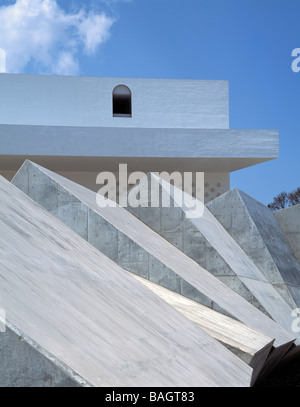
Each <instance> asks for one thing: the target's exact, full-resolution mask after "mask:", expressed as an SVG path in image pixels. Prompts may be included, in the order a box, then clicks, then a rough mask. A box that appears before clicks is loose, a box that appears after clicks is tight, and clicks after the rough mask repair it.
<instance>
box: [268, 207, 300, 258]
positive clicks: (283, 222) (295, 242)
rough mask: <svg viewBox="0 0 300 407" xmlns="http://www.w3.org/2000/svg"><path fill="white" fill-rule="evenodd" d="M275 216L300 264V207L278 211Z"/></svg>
mask: <svg viewBox="0 0 300 407" xmlns="http://www.w3.org/2000/svg"><path fill="white" fill-rule="evenodd" d="M274 215H275V218H276V219H277V221H278V223H279V225H280V227H281V229H282V231H283V233H284V234H285V236H286V238H287V241H288V243H289V245H290V248H291V249H292V251H293V253H294V256H295V257H296V259H297V260H298V262H299V263H300V205H295V206H291V207H290V208H285V209H282V210H280V211H276V212H274Z"/></svg>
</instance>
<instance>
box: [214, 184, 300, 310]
mask: <svg viewBox="0 0 300 407" xmlns="http://www.w3.org/2000/svg"><path fill="white" fill-rule="evenodd" d="M207 207H208V209H209V210H210V211H211V212H212V213H213V215H214V216H215V217H216V218H217V219H218V220H219V222H220V223H221V224H222V225H223V226H224V228H225V229H226V230H227V231H228V233H230V235H231V236H232V237H233V238H234V239H235V240H236V241H237V243H238V244H239V245H240V246H241V247H242V248H243V250H244V251H245V252H246V253H247V254H248V256H249V257H250V258H251V259H252V260H253V262H254V263H255V264H256V265H257V267H258V268H259V269H260V270H261V271H262V272H263V274H264V275H265V276H266V277H267V279H268V280H269V281H270V282H271V283H272V284H273V286H274V287H275V288H276V290H277V291H278V292H279V293H280V294H281V295H282V296H283V297H284V298H285V300H286V301H287V302H288V303H289V304H290V306H291V307H292V308H295V307H296V304H297V305H298V306H299V304H300V266H299V264H298V263H297V261H296V259H295V258H294V256H293V253H292V252H291V250H290V248H289V245H288V243H287V240H286V238H285V236H284V234H283V233H282V231H281V229H280V227H279V225H278V222H277V221H276V219H275V217H274V214H273V213H272V211H270V209H269V208H267V207H265V206H264V205H263V204H261V203H260V202H258V201H256V200H255V199H253V198H251V197H250V196H249V195H247V194H245V193H244V192H242V191H239V190H238V189H237V188H234V189H233V190H231V191H229V192H227V193H226V194H224V195H222V196H220V197H219V198H216V199H214V200H213V201H211V202H209V203H208V205H207Z"/></svg>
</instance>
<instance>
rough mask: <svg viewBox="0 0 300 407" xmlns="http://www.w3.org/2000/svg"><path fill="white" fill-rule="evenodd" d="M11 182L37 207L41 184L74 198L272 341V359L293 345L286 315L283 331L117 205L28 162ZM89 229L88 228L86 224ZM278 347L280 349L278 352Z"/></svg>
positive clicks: (41, 195) (41, 198)
mask: <svg viewBox="0 0 300 407" xmlns="http://www.w3.org/2000/svg"><path fill="white" fill-rule="evenodd" d="M31 168H34V169H35V170H38V171H35V172H34V171H33V174H34V176H35V179H38V178H40V181H41V182H40V181H38V182H36V183H35V181H34V180H33V179H32V180H31V182H32V184H31V183H28V174H29V178H30V174H31V172H30V171H31ZM44 175H46V176H47V177H48V179H45V177H44ZM26 180H27V186H26ZM51 180H52V181H53V182H52V184H51V182H50V181H51ZM14 181H16V184H17V185H18V186H19V187H23V188H24V190H25V192H26V188H27V189H28V193H30V194H31V191H32V189H33V190H34V196H32V195H30V196H32V198H33V199H37V200H38V202H40V203H41V204H46V203H47V202H48V200H47V199H46V200H44V196H45V193H46V194H48V195H49V190H48V188H47V185H46V186H45V185H44V184H45V183H48V184H50V185H51V188H52V189H50V191H53V192H54V191H55V188H59V192H61V193H64V194H66V192H68V193H69V196H71V195H72V196H73V197H76V199H77V200H78V201H79V202H80V203H81V205H82V206H83V208H81V210H80V211H81V213H82V210H86V208H88V210H89V212H88V213H89V216H94V215H95V214H97V215H99V216H100V217H101V219H104V220H105V221H106V222H108V223H109V224H110V225H111V228H115V229H116V230H117V231H119V232H121V233H123V234H124V236H126V238H127V239H129V240H128V246H130V245H131V244H132V242H133V243H134V244H136V245H138V247H139V248H142V249H143V250H144V251H145V252H146V253H148V254H149V255H151V256H153V257H154V258H155V259H156V260H157V261H158V262H160V263H161V264H163V266H164V267H165V268H166V270H171V271H172V272H173V273H174V275H175V276H179V277H180V278H182V279H183V280H184V281H186V282H187V283H188V284H190V285H191V286H192V287H195V288H196V289H197V290H198V291H199V292H200V293H202V294H203V295H204V296H206V297H207V298H210V299H211V300H212V301H213V302H214V303H216V304H217V305H218V306H219V307H221V308H222V309H224V310H225V311H227V312H228V313H229V314H230V315H232V316H233V317H234V318H236V319H237V320H239V321H241V322H243V323H245V324H247V325H248V326H250V327H252V328H254V329H257V330H259V331H261V332H262V333H264V334H266V335H268V336H270V337H272V338H275V342H274V347H275V350H274V351H273V352H272V354H273V356H274V358H276V355H277V354H280V357H281V356H282V354H284V353H285V352H287V350H288V349H289V347H290V346H291V344H292V343H293V341H294V339H295V334H294V332H292V331H291V326H290V325H289V318H290V317H289V315H287V316H286V321H284V325H285V327H286V329H284V328H283V327H282V326H280V325H279V324H277V323H276V322H275V321H273V320H272V319H270V318H269V317H267V316H266V315H264V314H263V313H262V312H261V311H259V310H258V309H257V308H255V307H254V306H253V305H251V304H250V303H248V301H246V300H245V299H244V298H242V297H241V296H239V295H238V294H237V293H235V292H234V291H233V290H232V289H230V288H228V287H227V286H226V285H225V284H223V283H222V282H221V281H219V280H218V279H217V278H216V277H214V276H213V275H211V274H210V273H209V272H207V271H206V270H205V269H203V267H201V266H199V265H198V264H197V263H196V262H194V261H193V260H191V259H190V258H189V257H188V256H186V255H185V254H183V253H182V252H181V251H180V250H178V249H177V248H176V247H174V246H173V245H172V244H170V243H169V242H167V241H166V240H165V239H163V238H162V237H161V236H159V235H158V234H157V233H155V232H154V231H153V230H151V229H150V228H149V227H147V226H146V225H145V224H144V223H143V222H141V221H140V220H138V219H137V218H136V217H134V216H133V215H131V214H130V213H129V212H128V211H127V210H126V209H124V208H122V207H120V206H118V205H115V206H114V207H112V206H105V207H104V202H105V199H104V198H103V197H101V196H98V197H97V199H98V201H101V200H102V201H101V202H102V204H103V205H102V206H99V205H97V203H96V194H95V193H94V192H92V191H90V190H88V189H86V188H84V187H82V186H80V185H78V184H75V183H74V182H72V181H69V180H67V179H66V178H63V177H61V176H59V175H57V174H55V173H53V172H51V171H49V170H46V169H45V168H42V167H40V166H38V165H36V164H34V163H31V162H28V161H26V163H25V164H24V166H23V167H22V168H21V169H20V170H19V172H18V174H17V176H16V179H15V180H14ZM22 182H23V183H24V185H23V184H22ZM55 184H56V185H55ZM52 196H53V194H50V197H52ZM56 196H57V195H55V194H54V198H55V197H56ZM54 200H55V199H54ZM101 202H100V203H101ZM72 213H74V212H72ZM69 217H70V216H68V219H69ZM62 218H64V216H62ZM74 218H75V220H76V218H77V215H76V216H75V215H74ZM93 219H94V218H93ZM89 225H90V226H92V225H91V224H90V223H89ZM100 231H101V229H99V231H98V232H99V233H100ZM111 232H113V230H111ZM105 233H106V232H105ZM101 238H103V239H104V240H105V242H106V244H107V245H108V246H110V245H111V244H113V242H115V237H113V239H111V238H109V236H108V238H107V235H103V236H102V235H101ZM106 239H107V240H106ZM129 267H130V263H129ZM162 272H163V270H162ZM281 346H282V348H281V349H278V348H279V347H281ZM277 351H278V352H277Z"/></svg>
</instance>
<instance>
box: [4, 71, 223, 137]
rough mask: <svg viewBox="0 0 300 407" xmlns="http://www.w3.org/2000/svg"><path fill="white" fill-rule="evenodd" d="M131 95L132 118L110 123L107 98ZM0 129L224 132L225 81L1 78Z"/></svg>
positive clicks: (10, 75) (47, 77)
mask: <svg viewBox="0 0 300 407" xmlns="http://www.w3.org/2000/svg"><path fill="white" fill-rule="evenodd" d="M117 85H126V86H128V87H129V89H130V90H131V92H132V118H121V117H113V115H112V92H113V89H114V88H115V87H116V86H117ZM0 89H1V92H0V123H2V124H4V123H5V124H29V125H46V126H47V125H48V126H95V127H99V126H100V127H158V128H159V127H177V128H178V127H180V128H208V129H212V128H214V129H215V128H217V129H218V128H223V129H226V128H229V94H228V82H227V81H214V80H180V79H133V78H97V77H94V78H92V77H68V76H48V75H19V74H3V75H1V76H0Z"/></svg>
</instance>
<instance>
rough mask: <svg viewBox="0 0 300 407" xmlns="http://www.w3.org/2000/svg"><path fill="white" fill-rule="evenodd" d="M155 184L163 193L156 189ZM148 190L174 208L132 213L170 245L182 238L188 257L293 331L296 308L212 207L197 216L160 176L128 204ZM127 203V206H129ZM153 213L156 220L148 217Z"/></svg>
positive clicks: (185, 197) (184, 197)
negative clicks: (168, 197) (269, 278)
mask: <svg viewBox="0 0 300 407" xmlns="http://www.w3.org/2000/svg"><path fill="white" fill-rule="evenodd" d="M155 183H156V184H157V185H158V187H157V188H154V187H153V184H155ZM143 184H144V185H143ZM147 188H148V190H149V191H151V190H155V189H160V191H161V194H169V195H170V198H171V205H172V206H173V207H162V200H161V202H160V204H161V205H159V206H158V207H156V208H147V207H143V206H142V205H143V203H142V202H141V205H140V206H139V207H137V208H132V207H128V208H127V209H128V210H129V211H130V212H131V213H132V214H135V215H136V216H137V217H138V218H139V219H140V220H142V221H143V222H145V223H146V224H147V225H148V226H150V227H152V228H153V229H154V230H156V232H158V233H160V234H161V235H162V236H163V237H164V238H165V239H167V240H169V241H170V242H172V243H175V240H176V238H177V243H178V242H181V247H180V246H179V245H178V247H179V248H180V249H181V250H182V251H183V252H184V253H186V254H187V255H188V256H190V257H191V258H192V259H193V260H195V261H196V262H197V263H198V264H200V265H201V266H202V267H204V268H205V269H206V270H208V271H209V272H211V273H212V274H213V275H214V276H215V277H217V278H218V279H219V280H221V281H222V282H223V283H225V284H226V285H228V286H229V287H230V288H232V289H233V290H234V291H236V292H238V293H239V294H240V295H241V296H243V297H244V298H245V299H246V300H247V301H249V302H251V303H252V304H253V305H255V306H256V307H257V308H258V309H260V310H262V311H263V312H265V313H266V314H267V315H270V316H271V317H272V318H273V319H274V320H275V321H276V322H278V323H280V324H281V325H282V326H284V327H286V328H287V329H291V325H290V324H291V323H292V317H291V313H292V308H291V307H290V306H289V304H288V303H287V302H286V301H285V300H284V299H283V297H282V296H281V295H280V294H279V293H278V291H277V290H275V288H274V287H273V286H272V284H270V282H269V281H268V280H267V278H266V277H265V275H264V274H263V273H262V272H261V270H260V269H259V268H258V267H257V266H256V265H255V264H254V262H253V261H252V260H251V259H250V258H249V257H248V255H247V254H246V253H245V252H244V251H243V250H242V248H241V247H240V246H239V245H238V244H237V242H236V241H235V240H234V239H233V238H232V237H231V235H230V234H229V233H228V232H227V231H226V230H225V228H224V227H223V226H222V225H221V223H220V222H219V221H218V220H217V219H216V218H215V217H214V216H213V214H212V213H211V212H210V211H209V210H208V209H207V207H205V206H204V205H202V206H201V205H200V203H199V205H198V207H197V208H196V209H195V210H194V213H193V212H192V211H190V210H189V208H192V207H193V205H195V203H196V202H197V201H196V200H194V199H193V198H192V197H191V196H190V195H188V194H186V193H183V192H182V191H180V190H179V189H178V188H176V187H172V186H170V184H169V183H168V182H166V181H164V180H163V179H161V178H159V177H158V176H157V175H155V174H148V176H147V177H144V178H143V180H141V182H140V183H139V184H138V185H137V186H135V187H133V188H132V189H131V190H130V191H129V193H128V196H127V199H128V202H133V201H134V199H133V197H132V195H135V196H137V195H138V194H140V192H139V191H141V190H145V189H146V190H147ZM145 197H146V195H145ZM125 199H126V197H125V198H124V199H123V200H122V201H121V203H122V204H123V205H125V203H126V201H125ZM182 200H183V201H184V202H183V203H184V205H181V203H182V202H181V201H182ZM148 211H149V212H150V214H151V216H150V215H149V214H148V215H146V216H145V213H146V214H147V212H148ZM287 321H288V322H287ZM289 326H290V328H288V327H289Z"/></svg>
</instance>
